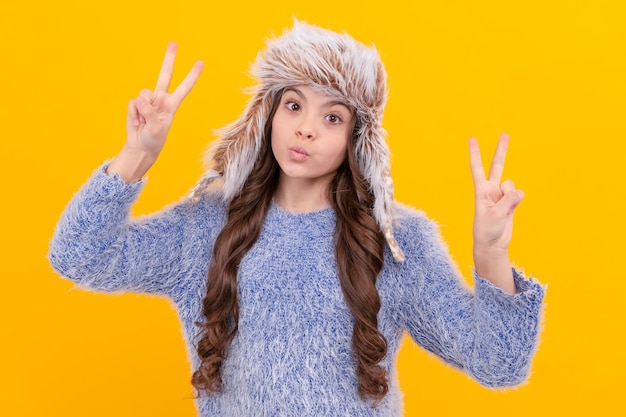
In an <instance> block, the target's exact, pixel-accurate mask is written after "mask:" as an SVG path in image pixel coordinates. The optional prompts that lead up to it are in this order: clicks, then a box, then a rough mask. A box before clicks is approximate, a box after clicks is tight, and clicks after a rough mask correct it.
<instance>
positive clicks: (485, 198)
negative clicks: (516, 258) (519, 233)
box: [469, 134, 524, 254]
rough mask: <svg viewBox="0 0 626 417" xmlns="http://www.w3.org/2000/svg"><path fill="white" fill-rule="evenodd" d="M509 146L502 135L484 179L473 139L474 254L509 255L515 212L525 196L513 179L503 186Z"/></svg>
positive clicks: (471, 160) (470, 144)
mask: <svg viewBox="0 0 626 417" xmlns="http://www.w3.org/2000/svg"><path fill="white" fill-rule="evenodd" d="M508 143H509V138H508V135H506V134H502V135H501V136H500V140H499V141H498V146H497V148H496V152H495V154H494V156H493V160H492V162H491V167H490V169H489V176H488V177H485V172H484V170H483V164H482V161H481V158H480V150H479V148H478V142H477V141H476V139H474V138H472V139H470V143H469V150H470V167H471V170H472V179H473V180H474V191H475V196H476V207H475V213H474V252H476V251H478V252H480V253H486V252H489V253H490V254H494V253H501V254H506V251H507V248H508V245H509V243H510V241H511V236H512V229H513V211H514V210H515V208H516V207H517V206H518V204H519V203H520V202H521V201H522V198H523V197H524V193H523V192H522V191H521V190H516V189H515V186H514V185H513V182H512V181H510V180H507V181H504V182H502V183H500V181H501V177H502V171H503V170H504V159H505V157H506V151H507V147H508Z"/></svg>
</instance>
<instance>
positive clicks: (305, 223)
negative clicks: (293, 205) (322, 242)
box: [265, 201, 336, 237]
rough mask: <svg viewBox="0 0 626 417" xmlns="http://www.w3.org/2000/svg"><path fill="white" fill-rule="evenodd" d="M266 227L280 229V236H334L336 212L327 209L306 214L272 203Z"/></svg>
mask: <svg viewBox="0 0 626 417" xmlns="http://www.w3.org/2000/svg"><path fill="white" fill-rule="evenodd" d="M265 222H266V227H268V226H269V227H270V228H271V229H275V228H278V229H280V231H278V230H277V231H278V232H279V233H280V234H292V233H295V234H298V235H302V234H303V233H304V234H308V235H309V236H316V237H321V236H332V235H334V233H335V224H336V218H335V210H334V209H333V208H332V207H327V208H324V209H321V210H314V211H309V212H304V213H292V212H289V211H286V210H284V209H283V208H282V207H280V206H278V205H277V204H276V203H275V202H273V201H272V205H271V206H270V209H269V211H268V213H267V217H266V221H265Z"/></svg>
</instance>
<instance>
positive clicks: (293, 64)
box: [190, 20, 404, 262]
mask: <svg viewBox="0 0 626 417" xmlns="http://www.w3.org/2000/svg"><path fill="white" fill-rule="evenodd" d="M251 72H252V75H253V76H254V77H255V78H256V79H257V80H258V82H259V83H258V85H256V86H255V87H253V88H252V89H251V93H252V98H251V100H250V101H249V103H248V105H247V107H246V109H245V111H244V112H243V114H242V115H241V117H240V118H239V119H238V120H236V121H235V122H234V123H232V124H230V125H228V126H226V127H225V128H224V129H222V130H221V132H220V133H221V137H220V138H219V139H218V140H216V141H215V142H214V144H213V145H212V147H211V148H210V149H209V152H208V154H207V159H208V162H209V164H210V165H209V166H210V168H209V170H208V171H207V172H206V174H205V175H204V176H203V177H202V178H201V179H200V181H199V182H198V184H197V185H196V186H195V187H194V189H193V191H192V193H191V196H190V198H191V200H192V201H198V200H199V198H200V196H201V194H202V193H203V192H204V190H205V189H206V188H207V187H208V186H209V184H211V183H212V182H213V181H215V180H218V179H221V180H222V182H223V195H224V199H225V200H226V201H230V200H231V199H232V198H233V197H234V196H236V195H237V194H238V193H239V192H240V191H241V189H242V187H243V185H244V183H245V181H246V179H247V178H248V176H249V175H250V172H251V171H252V169H253V166H254V164H255V162H256V160H257V158H258V155H259V152H260V149H261V145H262V141H263V137H264V129H265V124H266V122H267V120H268V118H269V115H270V112H271V109H272V105H273V103H272V101H273V100H274V99H275V97H277V96H278V94H279V93H280V92H281V91H282V90H284V89H285V88H287V87H293V86H297V85H307V86H310V87H312V88H315V89H316V90H318V91H320V92H322V93H326V94H329V95H333V96H335V97H338V98H339V99H340V100H341V101H343V102H345V103H347V104H348V105H350V106H351V107H352V109H353V110H354V113H355V115H356V117H357V123H356V128H357V129H358V131H357V132H356V133H357V137H358V139H357V143H356V149H355V153H356V156H357V160H358V164H359V167H360V169H361V171H362V173H363V175H364V177H365V179H366V180H367V181H368V182H369V185H370V190H371V192H372V193H373V195H374V206H373V209H372V215H373V216H374V219H375V220H376V221H377V223H378V225H379V226H380V228H381V231H382V232H383V234H384V236H385V239H386V240H387V243H388V245H389V247H390V249H391V252H392V254H393V257H394V259H395V260H397V261H400V262H401V261H403V260H404V254H403V252H402V250H401V249H400V247H399V246H398V243H397V242H396V240H395V238H394V236H393V223H394V212H393V211H394V201H393V183H392V181H391V174H390V169H389V148H388V147H387V143H386V142H385V131H384V129H383V128H382V117H383V111H384V108H385V103H386V101H387V87H386V78H387V74H386V72H385V68H384V66H383V64H382V62H381V60H380V56H379V55H378V52H377V51H376V49H375V48H373V47H367V46H365V45H363V44H362V43H359V42H357V41H356V40H354V39H353V38H352V37H350V36H349V35H347V34H339V33H336V32H332V31H330V30H327V29H322V28H319V27H316V26H313V25H309V24H306V23H303V22H299V21H297V20H296V21H295V22H294V26H293V28H291V29H290V30H287V31H285V33H283V35H282V36H280V37H278V38H275V39H270V40H268V41H267V47H266V49H265V50H264V51H262V52H260V53H259V55H258V56H257V58H256V61H255V62H254V64H253V65H252V70H251Z"/></svg>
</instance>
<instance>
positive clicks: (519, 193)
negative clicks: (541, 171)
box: [517, 190, 524, 199]
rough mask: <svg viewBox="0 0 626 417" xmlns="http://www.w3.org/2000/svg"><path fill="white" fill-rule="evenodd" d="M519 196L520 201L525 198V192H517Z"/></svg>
mask: <svg viewBox="0 0 626 417" xmlns="http://www.w3.org/2000/svg"><path fill="white" fill-rule="evenodd" d="M517 195H518V196H519V198H520V199H522V198H524V192H523V191H522V190H517Z"/></svg>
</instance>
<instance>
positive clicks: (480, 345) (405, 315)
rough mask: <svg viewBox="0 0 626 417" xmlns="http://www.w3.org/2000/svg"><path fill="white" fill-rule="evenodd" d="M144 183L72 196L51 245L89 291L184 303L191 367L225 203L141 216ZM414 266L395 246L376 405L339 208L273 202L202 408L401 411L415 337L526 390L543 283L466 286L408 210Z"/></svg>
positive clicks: (385, 284)
mask: <svg viewBox="0 0 626 417" xmlns="http://www.w3.org/2000/svg"><path fill="white" fill-rule="evenodd" d="M142 187H143V182H141V183H137V184H125V183H123V182H122V181H121V180H120V178H119V177H118V176H116V175H113V176H107V175H106V174H105V173H104V167H101V168H99V169H98V170H97V171H96V172H95V173H94V175H93V176H92V177H91V179H90V180H89V181H88V182H87V184H85V185H84V186H83V187H82V188H81V190H80V191H79V192H78V193H77V194H76V195H75V196H74V198H73V199H72V200H71V202H70V203H69V205H68V207H67V208H66V210H65V212H64V214H63V216H62V217H61V220H60V221H59V224H58V226H57V229H56V231H55V234H54V237H53V239H52V242H51V245H50V252H49V259H50V262H51V264H52V266H53V267H54V269H55V270H56V271H58V272H59V273H60V274H61V275H63V276H65V277H67V278H69V279H71V280H72V281H74V282H76V283H77V284H79V285H80V286H82V287H85V288H89V289H93V290H98V291H105V292H119V291H136V292H147V293H153V294H161V295H164V296H167V297H169V298H170V299H171V300H172V302H173V303H174V304H175V306H176V308H177V311H178V314H179V316H180V320H181V323H182V326H183V331H184V336H185V338H186V342H187V347H188V353H189V356H190V359H191V366H192V369H193V370H195V369H196V368H197V367H198V365H199V359H198V357H197V354H196V350H195V346H194V345H193V340H194V337H195V336H196V334H197V333H198V330H199V328H198V327H197V326H196V325H195V324H194V322H196V321H199V320H202V314H201V313H202V308H201V303H202V298H203V297H204V295H205V293H206V285H207V282H206V281H207V278H206V277H207V272H208V266H209V262H210V256H211V253H212V249H213V248H212V246H213V243H214V241H215V238H216V237H217V234H218V233H219V232H220V229H221V227H222V226H223V224H224V222H225V216H226V207H225V205H224V202H223V200H222V199H221V196H220V195H218V194H211V193H206V194H204V195H203V197H202V200H201V201H200V202H198V203H197V204H192V203H191V202H189V201H188V200H184V201H181V202H179V203H177V204H175V205H172V206H170V207H167V208H166V209H164V210H163V211H161V212H159V213H157V214H154V215H151V216H145V217H142V218H140V219H136V220H132V219H130V218H129V209H130V206H131V204H132V203H133V202H134V201H135V199H136V198H137V196H138V194H139V192H140V190H141V188H142ZM396 210H397V213H398V223H397V226H396V229H395V232H396V238H397V240H398V243H400V244H401V246H402V248H404V250H405V253H406V255H407V259H406V261H405V262H404V263H398V262H393V258H392V254H391V251H390V250H389V248H386V249H385V250H386V252H385V264H384V267H383V269H382V271H381V274H380V276H379V279H378V282H377V287H378V291H379V293H380V297H381V303H382V307H381V310H380V313H379V316H378V319H379V328H380V330H381V332H382V333H383V334H384V336H385V337H386V338H387V341H388V343H389V349H388V355H387V357H386V358H385V359H384V360H383V362H382V363H381V365H382V366H384V367H385V368H386V369H387V371H388V373H389V375H390V382H389V394H388V395H387V396H386V397H385V398H384V399H383V401H382V402H381V404H380V405H379V406H378V407H377V408H372V407H371V405H370V404H369V403H367V402H364V401H362V400H361V399H360V398H359V397H358V394H357V378H356V368H355V363H354V361H353V356H352V350H351V337H352V326H353V318H352V315H351V313H350V310H349V309H348V307H347V306H346V304H345V301H344V298H343V295H342V292H341V287H340V284H339V278H338V276H337V272H336V271H337V267H336V260H335V256H334V246H333V242H334V240H333V237H334V228H335V214H334V211H333V210H332V209H331V208H328V209H325V210H321V211H317V212H312V213H306V214H291V213H287V212H285V211H283V210H282V209H280V208H279V207H277V206H275V205H274V206H272V207H271V209H270V211H269V213H268V215H267V218H266V221H265V224H264V226H263V229H262V231H261V234H260V236H259V239H258V241H257V242H256V244H255V245H254V246H253V248H252V249H251V250H250V251H249V252H248V254H247V255H246V256H245V257H244V258H243V260H242V262H241V265H240V268H239V275H238V287H239V303H240V319H239V330H238V332H237V335H236V336H235V338H234V340H233V343H232V345H231V346H230V347H229V349H228V357H227V360H226V361H225V362H224V365H223V368H222V373H223V381H224V383H223V392H222V393H219V394H214V395H212V396H210V397H207V396H204V395H203V396H201V397H200V398H198V399H197V400H196V404H197V407H198V410H199V414H200V416H201V417H208V416H248V415H254V416H279V415H284V416H291V415H298V416H322V415H332V416H386V417H388V416H400V415H402V399H401V393H400V389H399V386H398V380H397V377H396V364H395V362H396V356H397V353H398V350H399V348H400V344H401V340H402V335H403V333H404V332H405V331H408V333H409V334H410V335H411V337H412V338H413V340H415V341H416V342H417V343H418V344H419V345H421V346H422V347H424V348H425V349H427V350H428V351H430V352H432V353H434V354H435V355H437V356H439V357H441V358H442V359H443V360H445V361H446V362H447V363H449V364H451V365H452V366H454V367H456V368H458V369H460V370H462V371H463V372H466V373H467V374H468V375H470V376H471V377H473V378H474V379H476V380H477V381H478V382H479V383H481V384H483V385H485V386H488V387H503V386H511V385H516V384H519V383H522V382H523V381H524V380H525V379H526V378H527V376H528V372H529V368H530V364H531V359H532V356H533V354H534V351H535V349H536V345H537V340H538V333H539V329H540V319H541V311H542V303H543V297H544V291H545V289H544V287H542V286H541V285H540V284H539V283H537V282H536V281H535V280H533V279H526V278H524V277H523V276H522V275H521V274H520V273H519V272H518V271H514V278H515V283H516V285H517V288H518V290H519V293H518V294H516V295H510V294H507V293H505V292H504V291H502V290H501V289H499V288H497V287H495V286H494V285H492V284H491V283H489V282H488V281H486V280H484V279H483V278H481V277H479V276H474V280H475V288H474V289H473V290H472V289H470V288H469V287H467V286H466V285H464V284H463V282H462V280H461V279H460V276H459V273H458V271H457V270H456V267H455V266H454V264H453V263H452V262H451V260H450V257H449V255H448V252H447V249H446V247H445V245H444V244H443V243H442V241H441V239H440V236H439V233H438V231H437V227H436V225H435V224H434V223H433V222H431V221H430V220H428V219H427V218H426V217H425V216H424V215H423V214H421V213H419V212H417V211H415V210H413V209H410V208H407V207H404V206H400V205H398V206H397V207H396Z"/></svg>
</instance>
